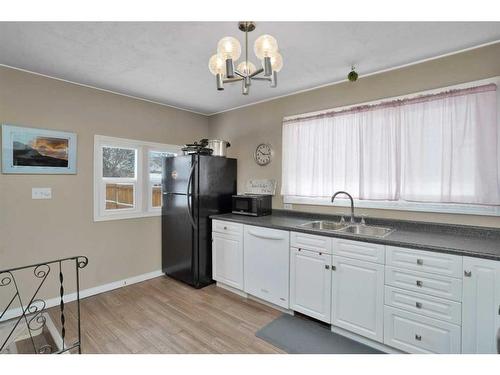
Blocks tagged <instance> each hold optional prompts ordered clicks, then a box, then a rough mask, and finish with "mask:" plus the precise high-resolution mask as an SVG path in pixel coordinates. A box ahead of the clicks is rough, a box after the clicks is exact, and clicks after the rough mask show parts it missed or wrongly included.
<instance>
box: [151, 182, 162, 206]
mask: <svg viewBox="0 0 500 375" xmlns="http://www.w3.org/2000/svg"><path fill="white" fill-rule="evenodd" d="M161 195H162V194H161V184H160V183H156V184H153V186H152V187H151V207H161V205H162V196H161Z"/></svg>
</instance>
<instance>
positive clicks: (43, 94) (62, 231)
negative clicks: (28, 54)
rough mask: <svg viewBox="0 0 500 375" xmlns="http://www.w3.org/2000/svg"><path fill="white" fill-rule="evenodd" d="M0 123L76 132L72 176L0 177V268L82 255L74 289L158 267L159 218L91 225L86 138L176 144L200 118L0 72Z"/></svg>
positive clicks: (190, 136) (191, 133)
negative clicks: (41, 190) (42, 194)
mask: <svg viewBox="0 0 500 375" xmlns="http://www.w3.org/2000/svg"><path fill="white" fill-rule="evenodd" d="M0 123H4V124H5V123H8V124H17V125H24V126H28V127H39V128H47V129H55V130H64V131H70V132H75V133H77V134H78V173H77V174H76V175H62V176H56V175H5V174H0V269H2V268H4V267H10V266H17V265H27V264H31V263H34V262H38V261H46V260H49V259H53V258H59V257H65V256H70V255H75V254H83V255H87V256H88V257H89V259H90V263H89V265H88V267H87V268H86V269H85V272H84V274H83V276H82V288H89V287H93V286H97V285H101V284H105V283H108V282H112V281H116V280H120V279H124V278H128V277H131V276H135V275H140V274H144V273H147V272H152V271H156V270H159V269H160V267H161V233H160V218H159V217H152V218H140V219H130V220H116V221H107V222H96V223H95V222H93V140H94V135H95V134H101V135H108V136H116V137H122V138H130V139H138V140H144V141H152V142H160V143H170V144H184V143H186V142H188V141H193V140H195V139H200V138H202V137H206V135H207V133H208V129H207V126H208V124H207V118H206V117H205V116H201V115H196V114H193V113H190V112H186V111H181V110H177V109H174V108H170V107H166V106H161V105H156V104H152V103H148V102H145V101H141V100H135V99H131V98H127V97H125V96H120V95H115V94H111V93H106V92H103V91H99V90H94V89H90V88H86V87H82V86H77V85H73V84H69V83H65V82H61V81H57V80H54V79H49V78H44V77H41V76H37V75H33V74H28V73H24V72H20V71H17V70H13V69H8V68H3V67H0ZM32 187H51V188H52V194H53V199H52V200H32V199H31V188H32ZM4 289H5V288H4Z"/></svg>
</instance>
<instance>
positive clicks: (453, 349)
mask: <svg viewBox="0 0 500 375" xmlns="http://www.w3.org/2000/svg"><path fill="white" fill-rule="evenodd" d="M384 343H385V344H387V345H389V346H392V347H394V348H397V349H400V350H403V351H405V352H407V353H420V354H426V353H428V354H458V353H460V326H458V325H456V324H450V323H447V322H443V321H441V320H437V319H432V318H429V317H426V316H422V315H420V314H413V313H410V312H408V311H404V310H400V309H395V308H393V307H390V306H386V307H385V323H384Z"/></svg>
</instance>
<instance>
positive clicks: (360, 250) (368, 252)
mask: <svg viewBox="0 0 500 375" xmlns="http://www.w3.org/2000/svg"><path fill="white" fill-rule="evenodd" d="M332 252H333V255H338V256H343V257H346V258H353V259H359V260H364V261H367V262H373V263H379V264H384V261H385V245H379V244H375V243H368V242H360V241H351V240H345V239H342V238H334V239H333V243H332Z"/></svg>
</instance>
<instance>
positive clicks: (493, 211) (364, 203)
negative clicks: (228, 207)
mask: <svg viewBox="0 0 500 375" xmlns="http://www.w3.org/2000/svg"><path fill="white" fill-rule="evenodd" d="M489 83H495V84H496V85H497V86H498V90H497V126H498V127H499V132H498V136H499V140H498V142H499V145H500V76H496V77H491V78H487V79H482V80H478V81H473V82H467V83H462V84H458V85H453V86H446V87H440V88H437V89H432V90H426V91H420V92H416V93H413V94H407V95H400V96H394V97H390V98H383V99H378V100H374V101H370V102H364V103H356V104H353V105H348V106H343V107H336V108H331V109H328V110H327V111H331V110H335V111H341V110H346V109H349V108H352V107H358V106H362V105H374V104H379V103H381V102H386V101H391V100H400V99H409V98H413V97H417V96H420V95H429V94H437V93H440V92H442V91H449V90H455V89H464V88H468V87H475V86H481V85H485V84H489ZM323 112H325V111H317V112H311V113H305V114H301V115H296V116H287V117H285V118H284V119H283V120H286V119H292V118H300V117H302V116H306V117H308V116H312V115H316V114H321V113H323ZM499 165H500V163H499ZM334 193H335V192H332V195H333V194H334ZM283 204H285V205H292V204H301V205H314V206H340V207H349V206H350V201H349V200H348V199H343V197H341V196H339V197H338V198H335V202H334V203H332V202H331V197H304V196H293V195H285V196H283ZM354 204H355V206H356V207H359V208H373V209H383V210H399V211H418V212H436V213H449V214H466V215H482V216H500V206H489V205H475V204H456V203H427V202H405V201H397V202H396V201H376V200H359V199H354ZM288 208H292V207H291V206H289V207H288Z"/></svg>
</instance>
